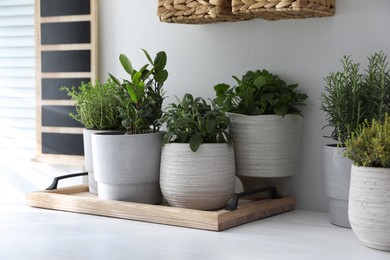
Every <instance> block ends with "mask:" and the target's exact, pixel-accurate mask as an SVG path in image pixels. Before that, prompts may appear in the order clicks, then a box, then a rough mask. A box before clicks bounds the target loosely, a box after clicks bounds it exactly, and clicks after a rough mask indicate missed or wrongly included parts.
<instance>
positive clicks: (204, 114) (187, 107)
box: [160, 94, 235, 210]
mask: <svg viewBox="0 0 390 260" xmlns="http://www.w3.org/2000/svg"><path fill="white" fill-rule="evenodd" d="M161 122H162V123H166V127H167V132H166V133H165V135H164V146H163V149H162V154H161V172H160V185H161V191H162V193H163V195H164V198H165V199H166V200H167V201H168V203H169V204H170V205H171V206H175V207H184V208H192V209H200V210H212V209H218V208H222V207H223V206H225V204H226V203H227V202H228V201H229V199H230V198H231V197H232V196H233V193H234V186H235V164H234V149H233V147H232V144H231V138H230V135H229V133H228V131H227V127H228V124H229V118H228V117H227V116H226V115H225V113H224V112H223V111H221V110H220V109H219V108H218V107H216V106H214V104H212V105H208V104H207V103H206V101H205V100H204V99H202V98H200V97H198V98H195V99H194V98H193V96H192V95H191V94H185V95H184V97H183V99H182V100H180V99H178V103H177V104H174V103H173V104H170V105H169V107H168V108H167V111H166V112H165V113H164V115H163V117H162V119H161Z"/></svg>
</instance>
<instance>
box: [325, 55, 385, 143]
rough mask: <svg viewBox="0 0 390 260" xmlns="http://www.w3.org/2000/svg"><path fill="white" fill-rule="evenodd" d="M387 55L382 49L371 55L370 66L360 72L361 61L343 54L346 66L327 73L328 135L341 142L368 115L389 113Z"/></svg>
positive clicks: (375, 115)
mask: <svg viewBox="0 0 390 260" xmlns="http://www.w3.org/2000/svg"><path fill="white" fill-rule="evenodd" d="M386 58H387V56H386V55H384V54H383V53H382V52H381V53H375V54H373V55H371V56H370V57H369V58H368V61H369V64H368V68H367V70H365V73H361V72H360V70H359V66H360V64H358V63H354V62H353V60H352V59H351V57H350V56H343V59H342V60H341V62H342V64H343V70H342V71H339V72H332V73H330V74H329V75H328V76H326V77H325V81H326V84H327V85H326V87H325V91H324V92H323V93H322V94H321V109H322V110H323V111H324V112H325V113H326V120H327V124H326V125H325V126H324V128H325V127H331V128H332V133H331V135H330V136H329V137H330V138H332V139H333V140H335V141H338V142H339V143H340V145H344V143H345V140H346V139H347V138H348V137H349V136H350V134H351V132H353V131H354V130H356V129H357V128H358V126H359V125H360V124H362V123H363V122H364V121H365V120H366V119H367V120H368V121H369V122H370V121H371V120H372V119H377V120H383V118H384V115H385V113H390V71H389V70H388V69H387V64H388V63H387V61H386Z"/></svg>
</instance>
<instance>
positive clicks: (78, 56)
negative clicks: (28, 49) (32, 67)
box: [41, 50, 91, 72]
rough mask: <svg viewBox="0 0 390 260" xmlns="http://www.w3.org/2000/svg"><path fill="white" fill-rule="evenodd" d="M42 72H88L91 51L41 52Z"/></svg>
mask: <svg viewBox="0 0 390 260" xmlns="http://www.w3.org/2000/svg"><path fill="white" fill-rule="evenodd" d="M41 59H42V72H89V71H91V51H90V50H77V51H42V53H41Z"/></svg>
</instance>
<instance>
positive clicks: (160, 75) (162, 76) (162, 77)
mask: <svg viewBox="0 0 390 260" xmlns="http://www.w3.org/2000/svg"><path fill="white" fill-rule="evenodd" d="M167 78H168V71H167V70H158V71H156V73H155V74H154V80H155V81H157V82H158V83H164V81H166V80H167Z"/></svg>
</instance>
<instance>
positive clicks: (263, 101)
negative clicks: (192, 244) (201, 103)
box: [214, 70, 308, 116]
mask: <svg viewBox="0 0 390 260" xmlns="http://www.w3.org/2000/svg"><path fill="white" fill-rule="evenodd" d="M233 78H234V79H235V80H236V82H237V85H236V86H233V87H231V86H229V85H228V84H225V83H222V84H218V85H216V86H214V90H215V92H216V98H215V99H214V102H215V103H216V104H217V105H219V106H220V107H221V108H222V109H223V110H224V111H226V112H233V113H238V114H244V115H266V114H275V115H281V116H285V115H286V114H299V115H301V111H300V110H299V109H298V107H299V106H303V105H305V104H304V101H305V100H306V99H307V97H308V96H307V95H306V94H303V93H299V92H297V91H296V90H295V89H296V88H297V86H298V85H297V84H291V85H287V84H286V82H284V81H283V80H282V79H280V78H279V77H278V76H277V75H273V74H272V73H269V72H268V71H266V70H261V71H260V70H256V71H248V72H247V73H246V74H245V75H243V76H242V79H241V80H240V79H238V78H237V77H236V76H233Z"/></svg>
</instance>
